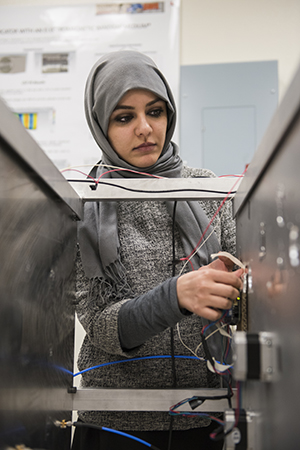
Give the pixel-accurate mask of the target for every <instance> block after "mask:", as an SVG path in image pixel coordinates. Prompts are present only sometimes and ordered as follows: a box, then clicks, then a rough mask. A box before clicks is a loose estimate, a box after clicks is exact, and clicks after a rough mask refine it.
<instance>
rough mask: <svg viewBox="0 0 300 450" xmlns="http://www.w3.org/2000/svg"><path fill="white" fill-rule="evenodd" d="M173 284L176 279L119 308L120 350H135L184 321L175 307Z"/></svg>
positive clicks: (167, 281) (175, 293) (175, 294)
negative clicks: (121, 348)
mask: <svg viewBox="0 0 300 450" xmlns="http://www.w3.org/2000/svg"><path fill="white" fill-rule="evenodd" d="M176 283H177V277H175V278H170V279H168V280H166V281H165V282H163V283H162V284H160V285H159V286H157V287H155V288H154V289H152V290H150V291H149V292H147V293H145V294H143V295H140V296H139V297H136V298H134V299H131V300H129V301H127V302H126V303H124V304H123V305H122V307H121V308H120V311H119V322H118V328H119V338H120V342H121V345H122V347H123V348H124V349H126V350H131V349H133V348H135V347H138V346H139V345H141V344H143V343H144V342H145V341H146V340H147V339H150V338H151V337H153V336H155V335H157V334H158V333H160V332H161V331H163V330H165V329H166V328H168V327H173V326H175V325H176V323H177V322H179V321H180V320H181V319H182V318H183V317H184V314H183V312H182V311H181V310H180V308H179V306H178V301H177V292H176Z"/></svg>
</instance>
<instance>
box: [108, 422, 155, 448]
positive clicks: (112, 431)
mask: <svg viewBox="0 0 300 450" xmlns="http://www.w3.org/2000/svg"><path fill="white" fill-rule="evenodd" d="M101 428H102V430H103V431H109V432H110V433H115V434H119V435H121V436H125V437H127V438H129V439H133V440H135V441H138V442H140V443H141V444H144V445H147V447H152V445H151V444H149V442H146V441H143V440H142V439H139V438H138V437H136V436H132V435H131V434H127V433H123V431H118V430H114V429H112V428H106V427H101Z"/></svg>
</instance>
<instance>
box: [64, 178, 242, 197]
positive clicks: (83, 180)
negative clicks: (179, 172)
mask: <svg viewBox="0 0 300 450" xmlns="http://www.w3.org/2000/svg"><path fill="white" fill-rule="evenodd" d="M67 181H68V182H69V183H89V184H91V189H93V190H95V189H96V187H97V186H98V184H103V185H106V186H112V187H116V188H119V189H123V190H125V191H130V192H140V193H146V194H163V193H173V192H208V193H212V194H228V191H217V190H214V189H196V188H194V189H191V188H188V189H163V190H148V189H133V188H129V187H126V186H120V185H118V184H113V183H108V182H105V181H98V182H96V181H95V182H93V181H91V180H85V179H82V180H67ZM235 193H236V191H231V192H230V194H235Z"/></svg>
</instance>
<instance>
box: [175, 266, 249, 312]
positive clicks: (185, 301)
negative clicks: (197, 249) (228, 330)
mask: <svg viewBox="0 0 300 450" xmlns="http://www.w3.org/2000/svg"><path fill="white" fill-rule="evenodd" d="M225 263H226V261H222V260H220V259H217V260H215V261H213V262H212V263H210V264H208V265H207V266H203V267H201V268H200V269H198V270H195V271H193V272H189V273H186V274H184V275H181V276H180V277H179V278H178V280H177V298H178V304H179V307H180V308H185V309H187V310H188V311H190V312H192V313H194V314H197V315H198V316H201V317H204V318H206V319H208V320H211V321H215V320H218V319H220V317H221V316H222V312H223V310H224V309H230V308H231V307H232V301H233V300H235V299H236V298H237V297H238V296H239V290H240V289H241V288H242V280H241V278H240V277H241V276H242V275H243V273H244V270H243V269H238V270H236V271H235V272H230V271H228V270H229V267H228V264H225Z"/></svg>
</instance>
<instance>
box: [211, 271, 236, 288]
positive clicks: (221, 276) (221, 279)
mask: <svg viewBox="0 0 300 450" xmlns="http://www.w3.org/2000/svg"><path fill="white" fill-rule="evenodd" d="M240 271H241V272H240ZM211 272H212V273H211V276H212V279H213V280H214V281H215V282H216V283H222V284H227V285H230V286H233V287H235V288H236V289H238V290H239V289H241V288H242V281H241V279H240V278H239V275H242V273H243V269H238V270H236V271H235V272H223V271H221V270H213V269H212V271H211Z"/></svg>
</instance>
